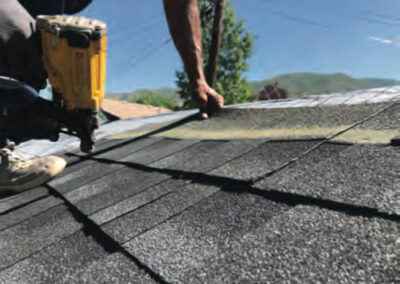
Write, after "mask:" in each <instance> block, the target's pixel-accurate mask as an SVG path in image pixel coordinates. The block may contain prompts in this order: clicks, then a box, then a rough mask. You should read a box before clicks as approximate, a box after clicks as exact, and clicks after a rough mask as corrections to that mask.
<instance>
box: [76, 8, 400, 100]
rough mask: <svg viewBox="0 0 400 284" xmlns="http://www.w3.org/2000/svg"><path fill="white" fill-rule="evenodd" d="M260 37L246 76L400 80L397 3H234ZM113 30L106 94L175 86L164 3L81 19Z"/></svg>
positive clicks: (175, 62)
mask: <svg viewBox="0 0 400 284" xmlns="http://www.w3.org/2000/svg"><path fill="white" fill-rule="evenodd" d="M230 1H231V3H232V4H233V6H234V8H235V11H236V13H237V16H238V18H240V19H242V20H244V21H245V23H246V26H247V27H248V30H249V31H250V32H251V33H252V34H253V35H254V36H255V46H254V52H253V55H252V57H251V59H250V61H249V64H250V68H249V71H248V72H247V74H246V76H247V78H248V79H250V80H262V79H266V78H270V77H272V76H275V75H278V74H283V73H291V72H304V71H307V72H324V73H330V72H345V73H348V74H350V75H353V76H355V77H383V78H396V79H400V67H399V64H398V59H399V52H400V16H397V11H400V1H398V0H351V1H349V0H336V1H320V0H319V1H318V0H297V1H295V0H230ZM82 14H83V15H85V16H89V17H94V18H99V19H102V20H104V21H106V22H107V23H108V26H109V59H108V60H109V62H108V79H107V88H108V90H109V91H112V92H123V91H132V90H135V89H138V88H157V87H163V86H173V85H174V80H175V76H174V74H175V70H177V69H180V68H181V61H180V59H179V57H178V54H177V52H176V50H175V49H174V47H173V44H172V43H168V44H165V41H166V40H168V38H169V33H168V29H167V25H166V22H165V19H164V15H163V7H162V1H161V0H149V1H138V0H117V1H110V0H94V1H93V4H92V5H91V6H90V7H89V8H88V9H87V10H85V11H84V12H83V13H82Z"/></svg>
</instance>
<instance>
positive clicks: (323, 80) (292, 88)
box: [250, 73, 400, 97]
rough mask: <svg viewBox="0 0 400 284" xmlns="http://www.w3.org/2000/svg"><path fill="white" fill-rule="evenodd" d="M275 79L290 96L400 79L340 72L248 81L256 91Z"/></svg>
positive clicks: (382, 84)
mask: <svg viewBox="0 0 400 284" xmlns="http://www.w3.org/2000/svg"><path fill="white" fill-rule="evenodd" d="M275 81H277V82H278V83H279V86H280V87H283V88H285V89H287V90H288V91H289V96H290V97H296V96H301V95H309V94H315V95H317V94H329V93H335V92H346V91H354V90H360V89H371V88H380V87H387V86H394V85H400V81H396V80H390V79H379V78H361V79H356V78H353V77H351V76H349V75H346V74H342V73H336V74H318V73H293V74H285V75H280V76H277V77H274V78H272V79H268V80H263V81H254V82H250V84H251V86H252V88H253V92H254V93H258V92H259V91H260V90H261V89H262V88H263V87H264V86H265V85H268V84H271V83H273V82H275Z"/></svg>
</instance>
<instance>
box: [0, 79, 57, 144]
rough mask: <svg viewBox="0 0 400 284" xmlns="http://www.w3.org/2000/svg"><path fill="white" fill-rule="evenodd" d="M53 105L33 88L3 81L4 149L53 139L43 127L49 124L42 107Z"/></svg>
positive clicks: (0, 140) (0, 125) (0, 136)
mask: <svg viewBox="0 0 400 284" xmlns="http://www.w3.org/2000/svg"><path fill="white" fill-rule="evenodd" d="M49 105H50V103H49V102H48V101H46V100H44V99H42V98H41V97H39V94H38V93H37V92H36V91H35V90H34V89H32V88H30V87H29V86H26V85H24V84H21V83H18V82H16V81H10V80H4V79H3V78H0V147H4V146H5V145H7V144H8V143H9V142H10V141H11V142H14V143H22V142H25V141H28V140H31V139H46V138H47V137H49V136H50V130H48V129H46V127H43V124H41V123H40V122H41V121H44V120H45V115H43V113H42V112H41V111H40V110H41V109H42V107H41V106H46V107H47V106H49Z"/></svg>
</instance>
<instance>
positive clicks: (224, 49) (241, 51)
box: [176, 0, 253, 108]
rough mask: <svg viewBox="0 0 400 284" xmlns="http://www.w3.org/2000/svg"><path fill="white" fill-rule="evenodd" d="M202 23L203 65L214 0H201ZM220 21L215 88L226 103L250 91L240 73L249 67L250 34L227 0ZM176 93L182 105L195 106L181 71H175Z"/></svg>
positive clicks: (243, 99) (238, 100)
mask: <svg viewBox="0 0 400 284" xmlns="http://www.w3.org/2000/svg"><path fill="white" fill-rule="evenodd" d="M199 6H200V13H201V24H202V29H203V38H202V43H203V54H204V67H206V66H207V65H208V58H209V47H210V45H211V35H212V28H213V1H212V0H200V1H199ZM224 12H225V14H224V21H223V26H224V27H223V28H224V32H223V37H222V46H221V49H220V53H219V55H218V71H217V80H216V84H215V86H214V87H215V89H216V91H217V92H218V93H220V94H221V95H222V96H224V98H225V103H226V104H234V103H241V102H246V101H249V100H250V99H251V97H252V92H251V88H250V86H249V84H248V83H247V81H246V79H245V78H244V76H243V74H244V72H245V71H246V70H247V69H248V65H247V60H248V58H249V57H250V55H251V51H252V47H253V37H252V35H251V34H250V33H249V32H247V31H246V29H245V26H244V22H243V21H238V20H237V19H236V16H235V12H234V10H233V8H232V6H231V4H230V3H229V1H227V3H226V5H225V11H224ZM176 76H177V80H176V84H177V87H178V93H179V95H180V96H181V98H182V100H183V102H184V105H183V106H184V107H185V108H192V107H194V102H193V101H192V99H191V98H192V90H191V88H190V84H189V80H188V77H187V75H186V73H185V72H184V71H177V72H176Z"/></svg>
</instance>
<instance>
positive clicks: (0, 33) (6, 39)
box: [0, 0, 47, 90]
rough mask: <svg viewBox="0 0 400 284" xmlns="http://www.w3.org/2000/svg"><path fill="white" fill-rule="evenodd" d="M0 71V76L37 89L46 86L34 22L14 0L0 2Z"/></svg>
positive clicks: (45, 76)
mask: <svg viewBox="0 0 400 284" xmlns="http://www.w3.org/2000/svg"><path fill="white" fill-rule="evenodd" d="M0 2H1V3H0V69H1V72H2V75H5V76H8V77H11V78H14V79H17V80H19V81H22V82H25V83H27V84H28V85H30V86H32V87H33V88H35V89H37V90H39V89H41V88H43V87H44V86H45V84H46V78H47V75H46V71H45V68H44V64H43V61H42V55H41V49H40V42H39V40H38V38H37V34H36V23H35V20H34V19H33V18H32V17H31V16H30V15H29V13H28V12H27V11H26V10H25V9H24V8H23V7H22V6H21V5H20V4H19V3H18V1H16V0H9V1H4V2H3V1H0Z"/></svg>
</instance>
